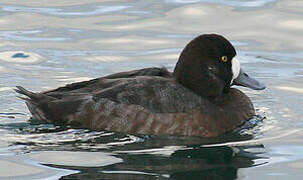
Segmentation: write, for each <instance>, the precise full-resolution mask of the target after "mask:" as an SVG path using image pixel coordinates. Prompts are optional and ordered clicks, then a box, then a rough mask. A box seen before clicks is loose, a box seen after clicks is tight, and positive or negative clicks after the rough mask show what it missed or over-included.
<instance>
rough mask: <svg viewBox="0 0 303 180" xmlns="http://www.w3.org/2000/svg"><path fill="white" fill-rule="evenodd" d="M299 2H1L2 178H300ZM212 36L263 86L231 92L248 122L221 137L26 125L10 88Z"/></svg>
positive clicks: (146, 58)
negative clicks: (245, 104)
mask: <svg viewBox="0 0 303 180" xmlns="http://www.w3.org/2000/svg"><path fill="white" fill-rule="evenodd" d="M302 9H303V2H302V1H290V0H281V1H277V0H261V1H257V0H251V1H248V0H243V1H237V0H216V1H209V0H191V1H183V0H162V1H140V0H138V1H102V2H101V1H96V0H86V1H83V0H82V1H81V0H78V1H60V2H58V1H56V2H55V1H49V2H46V1H34V0H28V1H15V0H11V1H0V40H1V41H0V74H1V75H0V102H1V103H0V179H22V180H24V179H29V180H32V179H60V178H61V179H169V178H170V179H203V178H208V179H302V178H303V173H302V168H303V156H302V152H303V143H302V137H303V119H302V117H303V116H302V115H303V112H302V107H303V103H302V102H303V78H302V76H303V51H302V49H303V43H302V42H303V41H302V40H303V39H302V30H303V20H302V19H303V16H302ZM210 32H216V33H218V34H222V35H224V36H226V37H227V38H228V39H230V40H231V41H232V43H233V44H234V45H235V47H236V49H237V51H238V56H239V59H240V61H241V64H242V67H243V68H244V69H245V70H246V71H247V72H248V74H251V75H252V76H254V77H256V78H257V79H259V80H260V81H262V82H264V83H265V84H266V85H267V89H266V90H265V91H261V92H257V91H252V90H248V89H245V88H240V89H241V90H243V91H244V92H245V93H246V94H247V95H248V96H249V97H250V98H251V99H252V101H253V103H254V105H255V108H256V109H257V114H258V117H256V118H254V119H253V120H252V121H254V122H255V123H256V124H257V126H256V127H254V128H252V129H247V130H242V131H241V132H240V133H230V134H228V135H225V136H223V137H218V138H210V139H203V138H202V139H201V138H194V137H182V138H181V137H171V136H168V137H157V136H134V135H129V134H120V133H113V132H94V131H89V130H75V129H65V128H62V127H56V126H52V125H41V124H40V125H39V124H36V125H35V124H30V123H29V122H28V119H29V118H30V114H29V112H28V110H27V108H26V107H25V105H24V103H23V102H22V101H21V100H19V99H17V97H16V93H15V92H14V91H13V88H14V86H15V85H21V86H24V87H26V88H29V89H31V90H33V91H43V90H46V89H50V88H55V87H57V86H60V85H64V84H66V83H71V82H76V81H82V80H87V79H91V78H94V77H100V76H103V75H106V74H109V73H114V72H119V71H126V70H131V69H137V68H142V67H150V66H160V67H161V66H165V67H167V68H168V69H170V70H172V69H173V67H174V64H175V63H176V60H177V58H178V55H179V53H180V51H181V50H182V48H183V47H184V46H185V44H186V43H187V42H188V41H189V40H191V39H192V38H193V37H195V36H196V35H198V34H203V33H210Z"/></svg>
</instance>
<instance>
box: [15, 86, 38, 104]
mask: <svg viewBox="0 0 303 180" xmlns="http://www.w3.org/2000/svg"><path fill="white" fill-rule="evenodd" d="M16 88H17V89H15V91H16V92H17V93H19V94H23V95H25V96H27V98H26V97H21V96H17V97H18V98H20V99H23V100H26V101H30V102H32V103H33V102H35V100H37V99H38V98H39V95H38V94H36V93H33V92H31V91H28V90H26V89H24V88H23V87H22V86H16Z"/></svg>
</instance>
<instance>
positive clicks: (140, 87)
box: [16, 34, 265, 137]
mask: <svg viewBox="0 0 303 180" xmlns="http://www.w3.org/2000/svg"><path fill="white" fill-rule="evenodd" d="M232 85H242V86H246V87H249V88H252V89H256V90H261V89H264V88H265V86H264V85H263V84H261V83H259V82H258V81H256V80H255V79H252V78H250V77H249V76H248V75H247V74H246V73H244V71H243V70H242V69H241V68H240V63H239V61H238V60H237V59H236V51H235V49H234V47H233V46H232V44H231V43H230V42H229V41H228V40H227V39H225V38H224V37H222V36H220V35H217V34H205V35H200V36H198V37H196V38H195V39H193V40H192V41H191V42H189V44H188V45H187V46H186V47H185V48H184V49H183V51H182V53H181V55H180V57H179V60H178V62H177V64H176V67H175V69H174V72H169V71H168V70H167V69H165V68H145V69H139V70H134V71H128V72H121V73H116V74H112V75H108V76H105V77H101V78H97V79H93V80H90V81H84V82H78V83H73V84H68V85H66V86H64V87H59V88H57V89H54V90H50V91H46V92H41V93H33V92H30V91H27V90H25V89H24V88H22V87H20V86H17V89H16V91H17V92H18V93H20V94H23V95H25V96H27V97H26V98H22V99H25V100H26V104H27V106H28V108H29V110H30V112H31V113H32V115H33V117H34V118H35V119H36V120H38V121H42V122H48V123H54V124H59V125H69V126H71V127H73V128H88V129H91V130H108V131H117V132H126V133H133V134H154V135H186V136H203V137H212V136H218V135H221V134H224V133H226V132H228V131H231V130H233V129H235V128H237V127H239V126H240V125H242V124H243V123H244V122H245V121H246V120H249V119H251V118H252V117H253V116H254V115H255V110H254V107H253V104H252V102H251V101H250V99H249V98H248V97H247V96H246V95H245V94H244V93H243V92H241V91H240V90H238V89H235V88H231V86H232Z"/></svg>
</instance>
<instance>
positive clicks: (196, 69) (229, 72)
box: [174, 34, 265, 97]
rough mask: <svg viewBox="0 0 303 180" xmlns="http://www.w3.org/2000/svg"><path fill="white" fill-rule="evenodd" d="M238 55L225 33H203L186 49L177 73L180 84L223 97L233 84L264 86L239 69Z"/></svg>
mask: <svg viewBox="0 0 303 180" xmlns="http://www.w3.org/2000/svg"><path fill="white" fill-rule="evenodd" d="M236 54H237V53H236V50H235V48H234V47H233V45H232V44H231V43H230V42H229V41H228V40H227V39H225V38H224V37H223V36H220V35H217V34H205V35H200V36H198V37H196V38H195V39H193V40H192V41H191V42H189V43H188V44H187V45H186V47H185V48H184V49H183V51H182V53H181V55H180V57H179V60H178V62H177V64H176V67H175V70H174V76H175V78H176V80H177V81H178V82H179V83H181V84H182V85H184V86H185V87H187V88H189V89H191V90H192V91H194V92H195V93H196V94H199V95H201V96H205V97H217V96H220V95H221V94H222V93H224V92H228V91H229V89H230V87H231V86H232V85H240V86H245V87H249V88H251V89H255V90H262V89H265V86H264V85H263V84H262V83H260V82H258V81H257V80H255V79H253V78H251V77H249V76H248V75H247V74H246V73H245V72H244V71H243V70H242V69H241V68H240V62H239V61H238V60H237V58H236Z"/></svg>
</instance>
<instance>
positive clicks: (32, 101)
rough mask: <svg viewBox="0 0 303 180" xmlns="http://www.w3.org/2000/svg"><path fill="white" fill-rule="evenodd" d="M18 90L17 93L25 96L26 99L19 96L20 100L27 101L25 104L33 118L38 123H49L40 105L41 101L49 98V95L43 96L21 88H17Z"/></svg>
mask: <svg viewBox="0 0 303 180" xmlns="http://www.w3.org/2000/svg"><path fill="white" fill-rule="evenodd" d="M16 88H17V89H15V91H16V92H17V93H19V94H22V95H25V96H26V97H22V96H17V97H18V98H20V99H23V100H25V103H26V105H27V107H28V109H29V111H30V112H31V114H32V116H33V118H34V119H35V120H37V121H41V122H45V121H47V120H46V119H47V118H46V116H45V114H44V111H43V110H42V109H41V106H40V103H41V100H44V99H46V98H47V95H43V94H41V93H34V92H31V91H28V90H26V89H25V88H23V87H21V86H16Z"/></svg>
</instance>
